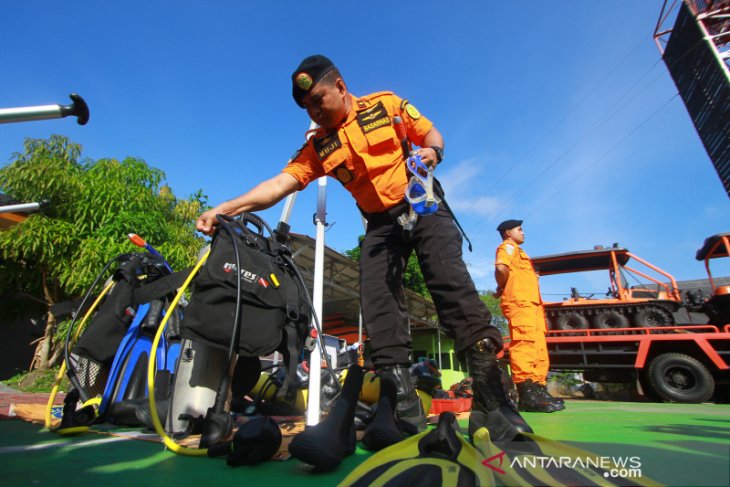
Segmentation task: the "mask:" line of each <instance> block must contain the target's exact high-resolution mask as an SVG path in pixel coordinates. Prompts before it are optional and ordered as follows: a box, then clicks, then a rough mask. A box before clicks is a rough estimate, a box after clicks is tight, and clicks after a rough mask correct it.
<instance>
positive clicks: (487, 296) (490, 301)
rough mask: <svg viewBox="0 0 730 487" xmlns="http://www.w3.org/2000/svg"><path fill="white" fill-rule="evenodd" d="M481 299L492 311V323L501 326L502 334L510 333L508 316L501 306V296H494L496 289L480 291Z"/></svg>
mask: <svg viewBox="0 0 730 487" xmlns="http://www.w3.org/2000/svg"><path fill="white" fill-rule="evenodd" d="M479 299H481V300H482V302H483V303H484V304H486V305H487V308H488V309H489V312H490V313H492V324H493V325H494V326H496V327H497V328H499V330H500V331H501V332H502V335H508V334H509V328H508V326H507V318H505V317H504V314H502V308H501V307H500V306H499V298H497V297H495V296H494V291H480V292H479Z"/></svg>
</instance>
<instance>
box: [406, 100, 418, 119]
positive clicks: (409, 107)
mask: <svg viewBox="0 0 730 487" xmlns="http://www.w3.org/2000/svg"><path fill="white" fill-rule="evenodd" d="M406 113H407V114H408V116H409V117H411V118H412V119H413V120H418V119H419V118H421V112H419V111H418V108H416V107H415V106H413V104H411V103H406Z"/></svg>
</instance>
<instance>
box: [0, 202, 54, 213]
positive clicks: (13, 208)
mask: <svg viewBox="0 0 730 487" xmlns="http://www.w3.org/2000/svg"><path fill="white" fill-rule="evenodd" d="M43 206H44V203H43V202H40V203H20V204H17V205H7V206H0V213H32V212H34V211H38V210H40V209H41V208H42V207H43Z"/></svg>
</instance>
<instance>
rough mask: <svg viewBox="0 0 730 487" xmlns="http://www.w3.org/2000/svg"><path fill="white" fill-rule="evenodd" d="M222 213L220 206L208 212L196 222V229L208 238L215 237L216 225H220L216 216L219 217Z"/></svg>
mask: <svg viewBox="0 0 730 487" xmlns="http://www.w3.org/2000/svg"><path fill="white" fill-rule="evenodd" d="M220 213H221V209H220V207H218V206H216V207H215V208H213V209H212V210H208V211H206V212H205V213H203V214H201V215H200V216H199V217H198V220H197V221H196V222H195V228H197V229H198V231H200V232H202V233H204V234H206V235H208V236H210V235H213V232H215V225H216V223H218V219H217V218H216V215H219V214H220Z"/></svg>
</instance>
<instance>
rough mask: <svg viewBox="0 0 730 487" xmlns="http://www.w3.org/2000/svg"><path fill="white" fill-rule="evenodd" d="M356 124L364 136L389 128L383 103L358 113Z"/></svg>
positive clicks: (388, 118)
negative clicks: (382, 128)
mask: <svg viewBox="0 0 730 487" xmlns="http://www.w3.org/2000/svg"><path fill="white" fill-rule="evenodd" d="M357 124H358V125H359V126H360V128H361V129H362V131H363V133H365V134H367V133H368V132H372V131H373V130H376V129H379V128H381V127H387V126H389V125H390V117H389V116H388V112H387V111H386V110H385V107H384V106H383V102H379V103H378V104H377V105H375V106H374V107H372V108H368V109H367V110H364V111H362V112H360V113H358V114H357Z"/></svg>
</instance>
